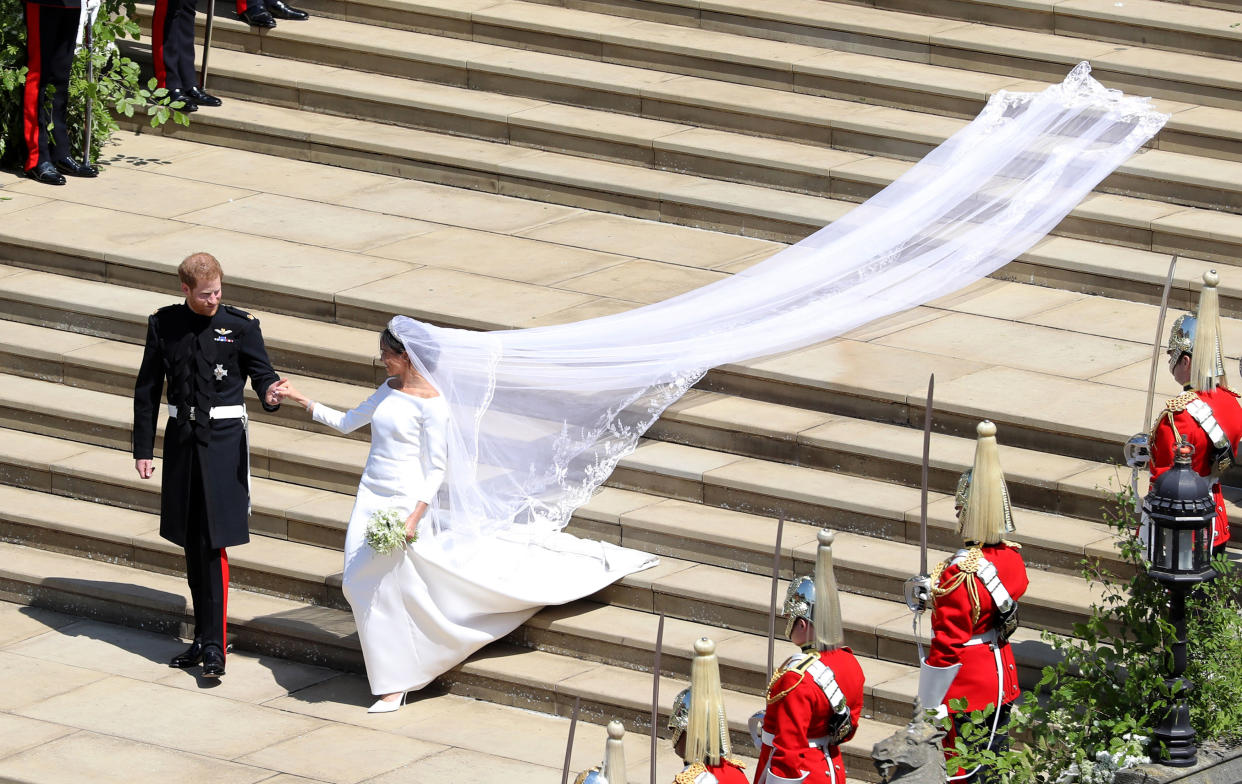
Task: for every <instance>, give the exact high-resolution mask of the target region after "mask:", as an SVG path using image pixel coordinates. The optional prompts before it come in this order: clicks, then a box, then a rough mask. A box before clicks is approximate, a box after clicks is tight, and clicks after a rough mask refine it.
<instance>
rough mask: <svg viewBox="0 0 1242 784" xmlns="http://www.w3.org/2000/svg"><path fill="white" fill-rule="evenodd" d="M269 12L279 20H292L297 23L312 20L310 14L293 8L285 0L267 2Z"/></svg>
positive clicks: (269, 0) (268, 0)
mask: <svg viewBox="0 0 1242 784" xmlns="http://www.w3.org/2000/svg"><path fill="white" fill-rule="evenodd" d="M267 10H268V12H270V13H271V15H272V16H274V17H276V18H277V19H292V20H293V21H295V22H301V21H303V20H305V19H310V14H308V13H306V12H305V11H303V10H302V9H300V8H294V7H292V6H291V5H289V4H288V3H286V2H285V0H267Z"/></svg>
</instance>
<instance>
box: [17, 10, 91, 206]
mask: <svg viewBox="0 0 1242 784" xmlns="http://www.w3.org/2000/svg"><path fill="white" fill-rule="evenodd" d="M25 11H26V68H27V70H26V85H25V89H24V90H23V91H22V137H23V139H24V140H25V142H26V158H25V160H24V162H23V165H22V168H23V169H25V171H26V176H27V177H29V178H31V179H32V180H36V181H38V182H42V183H45V184H47V185H64V184H65V177H64V175H66V174H68V175H69V176H71V177H94V176H96V175H97V174H99V170H98V169H96V168H95V167H94V166H88V165H86V164H82V163H79V162H78V161H75V160H74V159H73V156H72V153H71V152H70V148H69V127H68V123H67V121H66V119H65V107H66V106H67V105H68V102H69V70H70V68H71V67H72V66H73V48H74V40H75V39H76V38H77V34H78V21H79V19H80V18H81V16H82V4H81V0H26V4H25ZM49 124H50V125H51V126H52V128H51V130H50V131H49V130H48V125H49Z"/></svg>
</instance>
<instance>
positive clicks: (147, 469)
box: [134, 460, 155, 479]
mask: <svg viewBox="0 0 1242 784" xmlns="http://www.w3.org/2000/svg"><path fill="white" fill-rule="evenodd" d="M134 470H136V471H137V472H138V476H140V477H142V478H143V479H150V478H151V476H152V475H153V474H154V473H155V462H154V461H152V460H135V461H134Z"/></svg>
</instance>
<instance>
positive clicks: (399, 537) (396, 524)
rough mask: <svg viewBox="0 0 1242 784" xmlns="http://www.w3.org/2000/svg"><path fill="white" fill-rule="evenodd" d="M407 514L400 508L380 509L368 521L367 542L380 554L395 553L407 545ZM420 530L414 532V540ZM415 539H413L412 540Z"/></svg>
mask: <svg viewBox="0 0 1242 784" xmlns="http://www.w3.org/2000/svg"><path fill="white" fill-rule="evenodd" d="M405 517H406V516H405V515H403V514H401V511H400V510H399V509H380V510H379V511H376V512H372V513H371V519H370V520H368V521H367V544H369V545H371V549H372V550H374V551H375V552H377V553H379V554H380V555H388V554H389V553H395V552H396V551H398V550H400V549H401V548H402V547H405V542H406V539H405ZM417 539H418V532H417V531H415V533H414V540H417ZM411 541H413V540H411Z"/></svg>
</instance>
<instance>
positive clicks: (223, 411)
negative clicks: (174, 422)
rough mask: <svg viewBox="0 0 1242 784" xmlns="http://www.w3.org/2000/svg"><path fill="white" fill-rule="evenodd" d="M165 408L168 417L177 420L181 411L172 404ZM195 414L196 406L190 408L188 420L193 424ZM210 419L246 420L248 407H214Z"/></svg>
mask: <svg viewBox="0 0 1242 784" xmlns="http://www.w3.org/2000/svg"><path fill="white" fill-rule="evenodd" d="M165 408H167V409H168V417H169V418H170V419H176V418H177V414H178V413H180V411H179V409H178V408H177V407H176V406H174V405H172V404H171V403H170V404H169V405H167V406H165ZM195 413H196V412H195V410H194V406H190V407H189V414H190V415H189V417H188V418H189V420H190V421H191V422H193V421H194V416H195ZM208 417H209V418H210V419H245V418H246V407H245V406H244V405H241V404H238V405H235V406H212V407H211V410H210V411H209V412H208Z"/></svg>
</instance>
